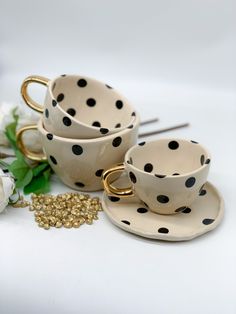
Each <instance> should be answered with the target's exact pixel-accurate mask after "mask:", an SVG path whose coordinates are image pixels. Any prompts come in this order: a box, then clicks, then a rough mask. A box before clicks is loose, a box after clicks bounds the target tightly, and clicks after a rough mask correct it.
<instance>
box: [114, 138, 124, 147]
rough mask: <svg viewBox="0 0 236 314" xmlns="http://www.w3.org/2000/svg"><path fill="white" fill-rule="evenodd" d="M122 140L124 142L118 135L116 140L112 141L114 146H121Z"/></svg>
mask: <svg viewBox="0 0 236 314" xmlns="http://www.w3.org/2000/svg"><path fill="white" fill-rule="evenodd" d="M121 142H122V138H121V137H120V136H118V137H116V138H114V140H113V141H112V145H113V146H114V147H118V146H120V144H121Z"/></svg>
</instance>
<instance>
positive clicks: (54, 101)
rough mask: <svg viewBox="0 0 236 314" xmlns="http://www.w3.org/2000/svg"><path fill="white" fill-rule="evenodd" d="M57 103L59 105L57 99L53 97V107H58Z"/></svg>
mask: <svg viewBox="0 0 236 314" xmlns="http://www.w3.org/2000/svg"><path fill="white" fill-rule="evenodd" d="M56 105H57V102H56V100H55V99H53V100H52V106H53V107H56Z"/></svg>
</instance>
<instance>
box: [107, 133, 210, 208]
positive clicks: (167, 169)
mask: <svg viewBox="0 0 236 314" xmlns="http://www.w3.org/2000/svg"><path fill="white" fill-rule="evenodd" d="M209 167H210V155H209V153H208V151H207V150H206V149H205V148H204V147H203V146H201V145H200V144H198V143H197V142H194V141H188V140H184V139H160V140H157V141H153V142H149V143H145V142H142V143H139V145H136V146H134V147H132V148H130V149H129V151H127V153H126V155H125V162H124V164H122V165H118V166H117V167H114V168H111V169H109V170H107V171H105V172H104V173H103V183H104V188H105V190H106V192H107V193H108V194H109V195H113V196H118V197H119V198H122V197H131V196H134V195H136V196H137V197H139V199H141V200H142V201H143V202H144V203H145V205H146V206H147V207H149V208H150V210H152V211H153V212H156V213H159V214H176V213H178V212H181V211H183V210H185V209H186V208H187V207H189V206H190V205H191V204H192V203H193V202H194V200H195V199H196V198H197V197H198V196H199V193H201V190H202V189H203V186H204V184H205V183H206V181H207V176H208V172H209ZM123 170H125V172H126V173H127V175H128V178H129V180H130V183H131V187H128V188H122V189H120V188H116V187H115V186H112V185H111V183H110V182H109V181H110V180H109V178H110V175H114V174H115V173H119V172H121V171H123Z"/></svg>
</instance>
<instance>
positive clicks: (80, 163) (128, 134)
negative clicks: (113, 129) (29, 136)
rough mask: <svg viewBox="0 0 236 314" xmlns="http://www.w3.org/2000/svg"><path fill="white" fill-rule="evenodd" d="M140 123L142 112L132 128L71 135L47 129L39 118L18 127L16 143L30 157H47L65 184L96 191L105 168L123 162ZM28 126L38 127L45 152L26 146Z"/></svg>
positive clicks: (35, 158)
mask: <svg viewBox="0 0 236 314" xmlns="http://www.w3.org/2000/svg"><path fill="white" fill-rule="evenodd" d="M138 127H139V116H136V119H135V121H134V126H133V128H132V129H130V128H126V129H124V130H122V131H120V132H118V133H116V134H112V135H108V136H105V137H100V138H96V139H68V138H63V137H59V136H56V135H54V134H52V133H50V132H48V131H47V130H46V129H45V128H44V126H43V122H42V119H40V120H39V122H38V125H31V126H26V127H23V128H22V129H20V130H19V131H18V133H17V143H18V146H19V148H20V150H21V152H22V153H23V154H24V155H25V156H26V157H28V158H29V159H31V160H35V161H43V160H46V159H47V160H48V162H49V164H50V166H51V167H52V169H53V170H54V172H55V173H56V174H57V175H58V177H59V178H60V179H61V181H62V182H63V183H65V184H66V185H68V186H70V187H71V188H73V189H77V190H81V191H96V190H101V189H102V188H103V185H102V181H101V175H102V173H103V171H104V170H106V169H108V168H110V167H111V166H113V165H115V164H117V163H120V162H122V161H123V160H124V156H125V153H126V152H127V150H128V149H129V148H130V147H132V146H133V145H135V144H136V142H137V136H138ZM29 130H38V131H39V134H40V137H41V141H42V147H43V150H44V153H45V154H41V155H40V154H37V153H34V152H31V151H29V150H28V149H27V147H25V145H24V142H23V134H24V132H26V131H29Z"/></svg>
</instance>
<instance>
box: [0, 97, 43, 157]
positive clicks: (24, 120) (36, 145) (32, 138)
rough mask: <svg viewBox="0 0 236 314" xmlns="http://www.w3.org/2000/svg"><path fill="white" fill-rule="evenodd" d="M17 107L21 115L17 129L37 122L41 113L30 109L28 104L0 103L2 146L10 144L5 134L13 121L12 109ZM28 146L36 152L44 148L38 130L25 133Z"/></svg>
mask: <svg viewBox="0 0 236 314" xmlns="http://www.w3.org/2000/svg"><path fill="white" fill-rule="evenodd" d="M14 108H17V111H16V113H17V114H18V115H19V120H18V125H17V129H20V128H21V127H22V126H25V125H27V124H36V123H37V122H38V120H39V118H40V115H39V114H38V113H36V112H35V111H33V110H31V109H29V108H28V107H27V106H26V105H22V104H21V103H20V104H17V105H16V104H12V103H7V102H3V103H1V104H0V146H9V142H8V140H7V138H6V136H5V133H4V132H5V128H6V126H7V125H8V124H10V123H11V122H13V120H14V119H13V116H12V110H13V109H14ZM24 141H25V144H26V146H27V147H28V148H29V149H30V150H33V151H35V152H38V151H41V150H42V145H41V142H40V137H39V134H38V133H37V132H27V133H25V135H24Z"/></svg>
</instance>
